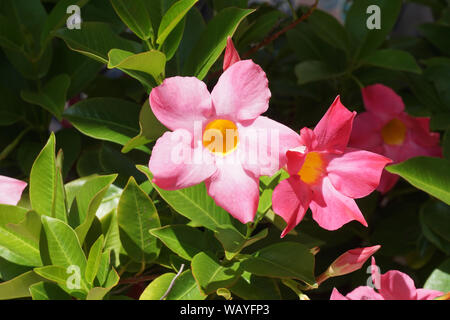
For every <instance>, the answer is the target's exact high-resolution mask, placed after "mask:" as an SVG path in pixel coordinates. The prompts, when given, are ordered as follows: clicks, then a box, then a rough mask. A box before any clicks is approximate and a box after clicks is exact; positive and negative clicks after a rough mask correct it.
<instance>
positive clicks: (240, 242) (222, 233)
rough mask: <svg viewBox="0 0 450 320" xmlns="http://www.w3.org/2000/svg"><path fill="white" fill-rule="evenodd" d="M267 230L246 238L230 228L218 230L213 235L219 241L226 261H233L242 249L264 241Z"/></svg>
mask: <svg viewBox="0 0 450 320" xmlns="http://www.w3.org/2000/svg"><path fill="white" fill-rule="evenodd" d="M267 233H268V230H267V229H264V230H262V231H260V232H259V233H258V234H256V235H254V236H253V237H249V238H247V237H246V236H244V235H243V234H242V233H240V232H239V231H238V230H236V229H235V228H232V227H230V226H228V227H223V228H219V229H218V230H217V232H216V233H215V236H216V238H217V240H219V241H220V243H221V244H222V246H223V248H224V250H225V256H226V258H227V259H228V260H231V259H233V258H234V257H235V256H236V255H237V254H239V253H240V252H241V250H242V249H244V248H245V247H248V246H249V245H252V244H253V243H255V242H257V241H259V240H261V239H264V238H265V237H266V236H267Z"/></svg>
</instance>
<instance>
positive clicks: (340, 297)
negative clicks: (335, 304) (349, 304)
mask: <svg viewBox="0 0 450 320" xmlns="http://www.w3.org/2000/svg"><path fill="white" fill-rule="evenodd" d="M330 300H350V299H349V298H347V297H346V296H343V295H342V294H341V293H340V292H339V291H338V289H336V288H333V291H332V292H331V297H330Z"/></svg>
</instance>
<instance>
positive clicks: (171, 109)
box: [149, 77, 214, 132]
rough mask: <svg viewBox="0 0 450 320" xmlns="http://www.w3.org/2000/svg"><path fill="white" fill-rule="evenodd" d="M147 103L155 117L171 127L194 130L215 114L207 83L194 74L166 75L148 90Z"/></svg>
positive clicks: (172, 128) (171, 128) (173, 128)
mask: <svg viewBox="0 0 450 320" xmlns="http://www.w3.org/2000/svg"><path fill="white" fill-rule="evenodd" d="M149 99H150V106H151V108H152V110H153V113H154V114H155V116H156V118H158V120H159V121H161V123H162V124H164V125H165V126H166V127H167V128H169V129H170V130H176V129H186V130H188V131H189V132H192V131H193V128H194V122H195V121H198V122H199V123H200V124H201V125H202V124H204V122H205V121H207V119H208V118H209V117H211V116H212V115H213V114H214V109H213V108H212V103H211V96H210V94H209V92H208V89H207V88H206V85H205V84H204V83H203V82H202V81H200V80H198V79H197V78H195V77H172V78H167V79H165V80H164V82H163V83H162V84H161V85H159V86H158V87H156V88H153V90H152V92H151V93H150V98H149Z"/></svg>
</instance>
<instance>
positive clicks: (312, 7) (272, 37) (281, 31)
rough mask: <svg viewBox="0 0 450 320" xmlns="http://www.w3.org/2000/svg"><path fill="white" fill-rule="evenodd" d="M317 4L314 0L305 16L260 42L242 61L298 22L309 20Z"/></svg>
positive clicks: (317, 1)
mask: <svg viewBox="0 0 450 320" xmlns="http://www.w3.org/2000/svg"><path fill="white" fill-rule="evenodd" d="M318 3H319V0H316V1H315V2H314V4H313V5H312V6H311V7H310V8H309V10H308V12H306V13H305V14H303V15H302V16H301V17H300V18H297V19H296V20H294V21H293V22H292V23H291V24H289V25H287V26H286V27H284V28H283V29H281V30H280V31H278V32H277V33H275V34H273V35H271V36H268V37H266V38H265V39H264V40H263V41H262V42H260V43H259V44H258V45H256V46H255V47H254V48H252V49H250V50H249V51H247V52H246V53H245V54H244V56H243V57H242V58H243V59H245V58H247V57H249V56H251V55H252V54H254V53H255V52H257V51H258V50H259V49H261V48H262V47H265V46H267V45H268V44H269V43H271V42H272V41H274V40H276V39H277V38H278V37H279V36H281V35H282V34H283V33H286V32H288V31H289V30H291V29H293V28H294V27H295V26H296V25H297V24H299V23H300V22H302V21H303V20H306V19H308V18H309V16H310V15H311V14H312V13H313V12H314V11H315V10H316V9H317V4H318Z"/></svg>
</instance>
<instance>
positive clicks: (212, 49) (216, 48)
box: [183, 8, 254, 80]
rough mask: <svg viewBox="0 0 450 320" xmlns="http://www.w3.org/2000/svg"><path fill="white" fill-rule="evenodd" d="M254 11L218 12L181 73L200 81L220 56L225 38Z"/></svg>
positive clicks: (230, 9)
mask: <svg viewBox="0 0 450 320" xmlns="http://www.w3.org/2000/svg"><path fill="white" fill-rule="evenodd" d="M253 11H254V10H247V9H239V8H227V9H224V10H222V11H220V12H219V13H218V14H217V15H216V16H215V17H214V18H213V19H212V20H211V21H210V22H209V23H208V25H207V27H206V29H205V30H204V31H203V33H202V35H201V37H200V39H199V40H198V41H197V44H196V45H195V47H194V49H193V50H192V51H191V53H190V55H189V57H188V59H187V61H186V63H185V65H184V70H183V73H184V74H185V75H190V76H196V77H197V78H199V79H200V80H202V79H203V78H204V77H205V76H206V74H207V73H208V71H209V69H210V68H211V66H212V65H213V64H214V62H216V60H217V59H218V58H219V56H220V55H221V53H222V51H223V49H224V48H225V46H226V44H227V37H228V36H230V37H231V36H233V34H234V32H235V31H236V29H237V27H238V25H239V24H240V22H241V21H242V20H243V19H244V18H245V17H246V16H248V15H249V14H250V13H252V12H253Z"/></svg>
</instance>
